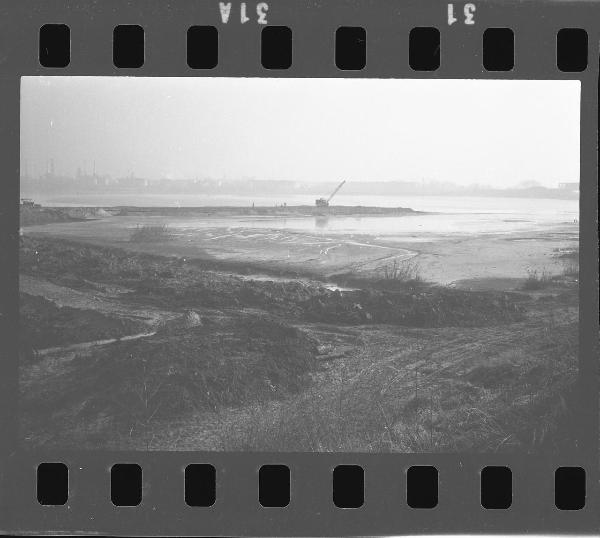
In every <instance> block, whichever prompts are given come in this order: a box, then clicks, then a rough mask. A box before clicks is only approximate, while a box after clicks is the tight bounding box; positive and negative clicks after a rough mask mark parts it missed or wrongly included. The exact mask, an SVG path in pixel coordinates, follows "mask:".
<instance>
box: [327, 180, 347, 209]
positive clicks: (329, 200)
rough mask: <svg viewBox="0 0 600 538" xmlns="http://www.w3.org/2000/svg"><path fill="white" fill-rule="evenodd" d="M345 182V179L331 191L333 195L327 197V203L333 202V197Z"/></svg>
mask: <svg viewBox="0 0 600 538" xmlns="http://www.w3.org/2000/svg"><path fill="white" fill-rule="evenodd" d="M344 183H346V180H345V179H344V181H342V182H341V183H340V184H339V185H338V186H337V187H336V188H335V190H334V191H333V192H332V193H331V196H330V197H329V198H327V203H329V202H331V199H332V198H333V197H334V196H335V195H336V193H337V191H339V190H340V189H341V188H342V186H343V185H344Z"/></svg>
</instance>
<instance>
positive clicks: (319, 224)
mask: <svg viewBox="0 0 600 538" xmlns="http://www.w3.org/2000/svg"><path fill="white" fill-rule="evenodd" d="M327 224H329V215H317V216H316V217H315V228H327Z"/></svg>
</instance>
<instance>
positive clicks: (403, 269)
mask: <svg viewBox="0 0 600 538" xmlns="http://www.w3.org/2000/svg"><path fill="white" fill-rule="evenodd" d="M383 278H384V280H393V281H396V282H422V281H423V278H422V277H421V266H420V265H419V264H418V263H417V262H414V261H411V260H402V261H401V260H397V259H394V260H393V261H392V263H390V264H387V265H385V266H384V267H383Z"/></svg>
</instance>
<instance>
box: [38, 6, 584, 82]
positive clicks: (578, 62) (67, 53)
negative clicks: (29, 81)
mask: <svg viewBox="0 0 600 538" xmlns="http://www.w3.org/2000/svg"><path fill="white" fill-rule="evenodd" d="M231 6H232V3H231V2H229V3H227V4H225V3H223V2H221V4H220V7H221V10H220V12H221V18H222V21H223V23H226V22H227V21H228V20H229V17H230V16H231ZM242 6H245V4H242ZM266 7H268V4H266V3H264V2H261V3H259V4H258V5H257V13H258V23H259V24H261V19H263V23H264V24H266V11H264V10H265V8H266ZM463 12H464V20H463V21H459V20H458V19H457V18H456V16H455V15H454V4H448V24H449V25H452V24H457V23H458V24H460V23H461V22H462V23H463V24H466V25H472V24H475V23H474V16H475V15H474V14H475V4H465V6H464V9H463ZM244 18H245V19H246V22H247V21H248V20H249V19H248V16H247V15H246V14H245V11H241V20H242V21H243V20H244ZM260 34H261V41H260V63H261V66H262V67H263V68H265V69H268V70H285V69H289V68H290V67H291V66H292V62H293V56H294V55H293V32H292V29H291V28H290V27H289V26H264V27H263V28H262V30H261V32H260ZM186 35H187V43H186V61H187V65H188V67H189V68H191V69H199V70H212V69H214V68H215V67H217V65H218V64H219V30H218V28H217V27H215V26H202V25H194V26H190V27H189V28H188V29H187V33H186ZM332 42H333V45H334V46H333V50H334V53H333V54H332V57H333V58H334V60H335V66H336V68H337V69H339V70H342V71H360V70H362V69H364V68H365V66H366V64H367V48H368V45H367V32H366V30H365V28H364V27H362V26H341V27H339V28H337V29H336V31H335V38H334V39H332ZM71 46H72V45H71V31H70V28H69V26H68V25H66V24H44V25H43V26H42V27H41V28H40V31H39V62H40V64H41V65H42V66H43V67H50V68H64V67H67V66H68V65H69V63H70V59H71ZM441 56H442V47H441V40H440V31H439V29H438V28H436V27H415V28H412V29H411V30H410V32H409V35H408V64H409V66H410V68H411V69H412V70H413V71H415V72H420V71H436V70H437V69H439V67H440V61H441ZM481 57H482V65H483V68H484V69H485V70H486V71H512V70H513V69H514V66H515V34H514V32H513V30H512V29H511V28H497V27H496V28H486V29H485V30H484V31H483V34H482V50H481ZM112 58H113V64H114V66H115V67H117V68H120V69H122V68H129V69H138V68H140V67H142V66H143V65H144V62H145V32H144V28H143V27H142V26H139V25H135V24H127V25H118V26H115V28H114V29H113V40H112ZM587 64H588V34H587V32H586V30H585V29H583V28H562V29H560V30H559V31H558V32H557V35H556V66H557V68H558V69H559V70H560V71H563V72H581V71H584V70H585V69H586V68H587Z"/></svg>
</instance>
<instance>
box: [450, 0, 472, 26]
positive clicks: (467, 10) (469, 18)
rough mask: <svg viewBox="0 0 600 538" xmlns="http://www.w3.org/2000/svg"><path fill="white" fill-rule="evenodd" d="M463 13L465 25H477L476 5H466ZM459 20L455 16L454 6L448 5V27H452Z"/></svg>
mask: <svg viewBox="0 0 600 538" xmlns="http://www.w3.org/2000/svg"><path fill="white" fill-rule="evenodd" d="M463 12H464V14H465V24H475V18H474V17H475V4H465V8H464V10H463ZM457 20H458V19H457V18H456V17H455V16H454V4H448V26H452V25H453V24H454V23H455V22H456V21H457Z"/></svg>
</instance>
